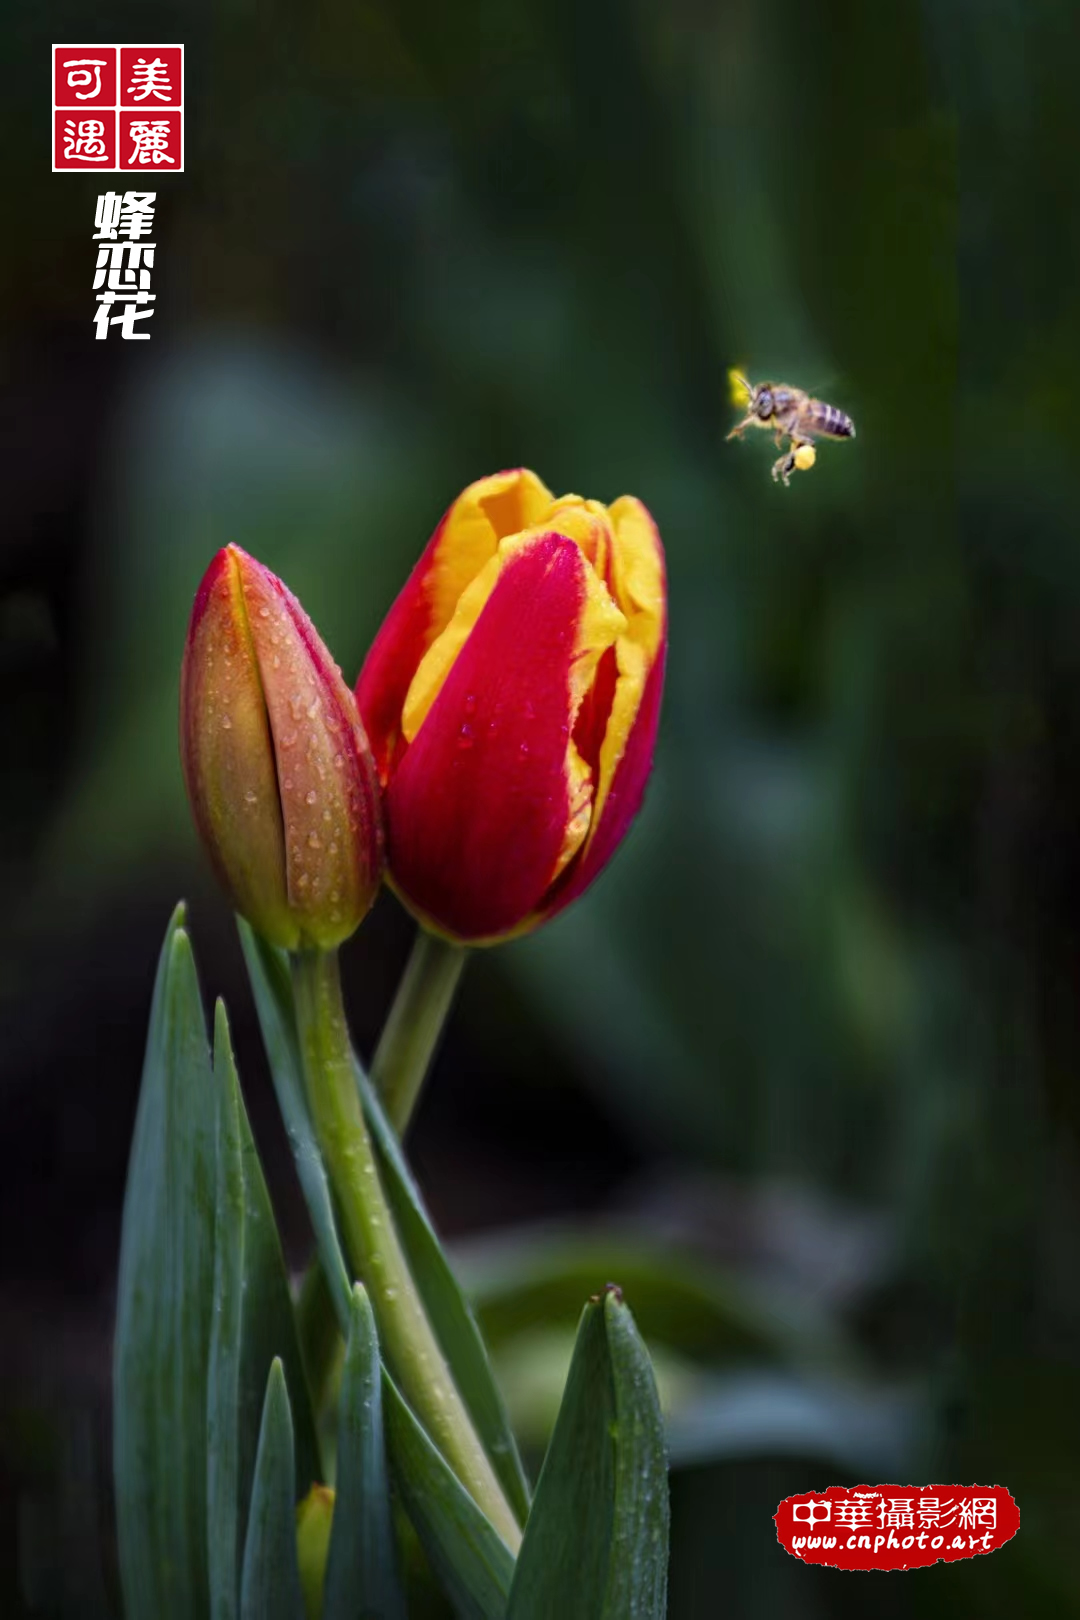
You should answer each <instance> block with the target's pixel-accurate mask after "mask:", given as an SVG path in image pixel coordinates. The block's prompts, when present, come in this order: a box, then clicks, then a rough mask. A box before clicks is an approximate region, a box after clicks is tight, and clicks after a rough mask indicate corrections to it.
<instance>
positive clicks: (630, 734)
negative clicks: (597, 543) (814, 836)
mask: <svg viewBox="0 0 1080 1620" xmlns="http://www.w3.org/2000/svg"><path fill="white" fill-rule="evenodd" d="M611 518H612V521H613V523H614V527H615V536H616V541H615V552H614V556H615V587H616V594H617V599H618V601H619V604H620V606H621V607H622V609H623V611H624V612H625V613H626V615H627V618H628V621H629V622H628V625H627V629H626V632H625V634H624V635H621V636H620V637H619V639H618V641H617V642H616V644H615V647H614V658H613V661H612V654H611V653H609V654H607V655H606V657H605V659H604V660H603V661H602V662H601V665H600V668H599V670H598V673H597V679H596V681H595V683H594V687H593V691H592V693H591V694H590V700H589V704H587V705H586V707H585V709H584V710H583V712H582V716H581V720H580V721H579V727H578V734H577V735H578V745H579V747H580V748H581V750H582V752H583V754H584V755H585V757H586V759H588V760H589V761H590V763H591V762H592V761H593V760H594V758H595V760H596V789H595V796H594V802H593V811H592V821H591V825H590V827H589V835H588V838H587V840H586V842H585V845H584V849H583V851H582V854H581V856H580V858H579V859H578V861H577V863H576V864H575V865H574V866H573V867H572V868H571V869H570V871H569V872H568V874H567V877H566V879H565V881H564V883H563V884H561V885H560V886H558V887H557V888H556V889H555V890H554V891H553V893H552V895H551V897H550V899H549V901H548V903H547V904H546V905H545V906H544V907H543V908H542V916H543V917H547V916H551V915H554V913H555V912H558V911H561V910H562V908H563V907H564V906H565V905H568V904H569V902H570V901H571V900H573V899H575V898H576V897H577V896H578V895H579V894H581V893H582V891H583V890H584V889H586V888H588V886H589V884H590V883H591V882H592V880H593V878H594V877H596V876H597V874H598V873H599V872H600V871H601V870H602V869H603V867H604V866H605V865H606V864H607V862H608V861H609V860H610V859H611V856H612V855H613V854H614V852H615V850H616V848H617V847H618V845H619V843H620V842H621V840H622V839H623V837H624V836H625V834H626V831H627V828H628V827H629V825H630V823H631V822H632V821H633V819H634V817H635V816H636V815H637V812H638V810H639V809H640V807H641V801H642V799H643V797H644V794H645V785H646V783H647V781H648V778H649V772H650V770H651V768H652V756H653V750H654V748H655V746H656V733H657V728H658V726H659V721H660V700H661V698H662V696H663V686H664V663H665V654H666V648H667V607H666V602H667V584H666V579H665V573H664V556H663V550H662V547H661V544H660V536H659V535H658V534H657V532H656V526H655V524H654V523H653V520H652V518H651V516H650V515H649V513H648V511H647V510H646V508H645V507H644V506H643V505H642V504H641V502H640V501H637V500H634V499H633V497H631V496H628V495H624V496H622V497H621V498H620V499H619V500H617V501H615V502H614V504H613V505H612V507H611ZM613 674H614V677H615V678H614V690H613V691H611V690H610V684H609V683H610V681H611V678H612V675H613ZM605 687H607V690H605ZM605 705H607V711H606V720H605V718H604V715H605ZM586 721H588V723H589V726H590V728H591V729H590V731H588V732H586V733H584V734H583V723H584V722H586ZM601 723H603V725H604V730H603V740H602V741H601V742H600V744H599V753H598V755H596V754H595V753H594V750H595V749H596V733H597V729H598V726H599V725H600V724H601ZM535 920H536V921H537V922H538V921H540V920H542V919H541V918H539V917H538V918H537V919H535Z"/></svg>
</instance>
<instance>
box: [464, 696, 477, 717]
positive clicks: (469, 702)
mask: <svg viewBox="0 0 1080 1620" xmlns="http://www.w3.org/2000/svg"><path fill="white" fill-rule="evenodd" d="M465 713H466V714H475V713H476V694H475V692H470V693H469V695H468V697H467V698H466V699H465Z"/></svg>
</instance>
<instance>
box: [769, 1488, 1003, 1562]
mask: <svg viewBox="0 0 1080 1620" xmlns="http://www.w3.org/2000/svg"><path fill="white" fill-rule="evenodd" d="M773 1518H774V1520H775V1522H776V1539H777V1540H778V1541H779V1543H780V1545H781V1546H782V1547H783V1548H785V1549H786V1551H788V1552H789V1553H791V1555H792V1557H793V1558H801V1559H802V1561H803V1563H805V1564H827V1565H828V1566H829V1567H830V1568H831V1569H925V1568H926V1567H927V1566H929V1565H930V1564H936V1563H938V1562H939V1561H941V1562H945V1563H949V1564H951V1563H955V1562H956V1560H957V1559H958V1558H975V1557H977V1556H979V1555H981V1554H983V1553H991V1552H996V1551H997V1549H998V1548H999V1547H1002V1546H1004V1544H1005V1542H1007V1541H1010V1540H1011V1539H1012V1537H1013V1536H1015V1534H1016V1532H1017V1530H1018V1529H1019V1528H1020V1509H1019V1508H1018V1507H1017V1505H1016V1503H1015V1502H1014V1501H1013V1498H1012V1497H1011V1496H1010V1495H1009V1492H1008V1491H1007V1490H1006V1489H1005V1488H1004V1486H1002V1485H875V1486H872V1487H871V1486H869V1485H859V1486H855V1487H848V1486H846V1485H831V1486H830V1487H829V1489H828V1490H826V1491H806V1492H804V1493H803V1494H802V1495H800V1496H788V1497H785V1498H784V1500H783V1501H782V1502H781V1503H780V1506H779V1507H778V1508H777V1510H776V1512H775V1514H774V1515H773Z"/></svg>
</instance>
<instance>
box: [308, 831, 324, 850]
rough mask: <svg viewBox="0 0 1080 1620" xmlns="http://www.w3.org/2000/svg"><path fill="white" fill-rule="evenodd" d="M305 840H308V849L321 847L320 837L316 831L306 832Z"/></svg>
mask: <svg viewBox="0 0 1080 1620" xmlns="http://www.w3.org/2000/svg"><path fill="white" fill-rule="evenodd" d="M307 841H308V849H321V848H322V839H321V838H320V837H319V835H318V833H317V832H311V833H308V835H307Z"/></svg>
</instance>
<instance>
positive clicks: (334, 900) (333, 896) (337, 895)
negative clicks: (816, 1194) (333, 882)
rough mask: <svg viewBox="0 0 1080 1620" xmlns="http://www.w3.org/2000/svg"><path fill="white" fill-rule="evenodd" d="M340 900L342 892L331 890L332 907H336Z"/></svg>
mask: <svg viewBox="0 0 1080 1620" xmlns="http://www.w3.org/2000/svg"><path fill="white" fill-rule="evenodd" d="M340 899H341V890H340V889H331V890H330V904H331V905H336V904H337V902H338V901H339V900H340Z"/></svg>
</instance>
